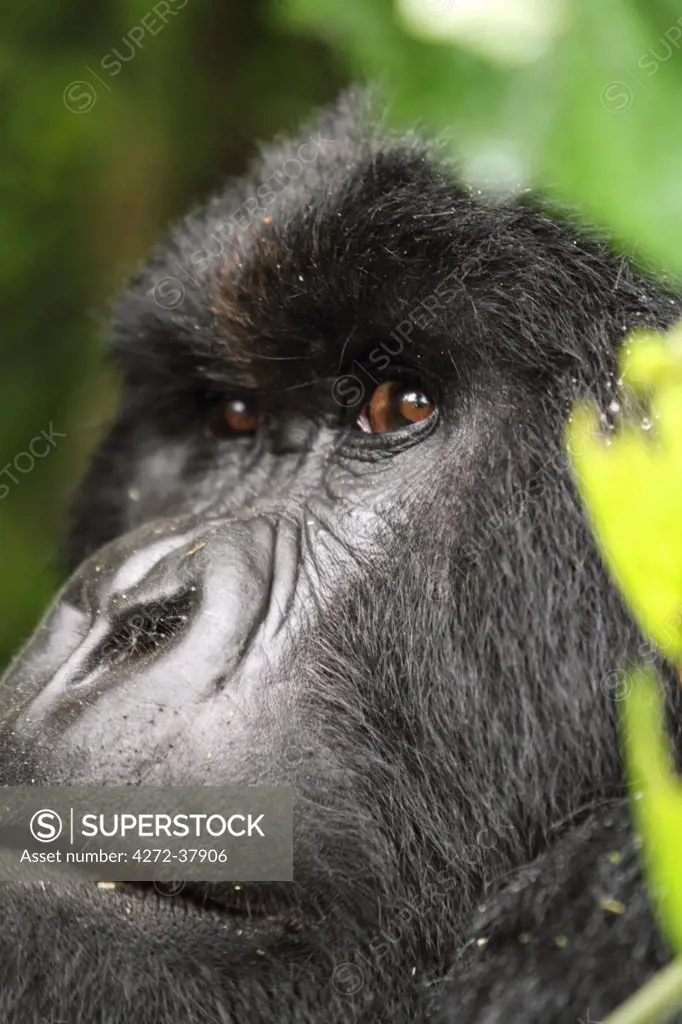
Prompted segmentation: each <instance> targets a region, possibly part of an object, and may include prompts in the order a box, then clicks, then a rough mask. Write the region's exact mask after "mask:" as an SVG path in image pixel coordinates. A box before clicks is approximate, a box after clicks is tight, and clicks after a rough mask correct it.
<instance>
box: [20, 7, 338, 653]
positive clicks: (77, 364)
mask: <svg viewBox="0 0 682 1024" xmlns="http://www.w3.org/2000/svg"><path fill="white" fill-rule="evenodd" d="M164 15H165V17H164ZM0 31H1V36H0V140H1V148H0V237H2V238H3V239H4V243H3V245H2V247H1V248H0V297H1V299H0V301H1V302H2V330H1V331H0V367H1V368H2V374H1V377H0V379H1V381H2V384H1V388H2V401H1V402H0V469H2V467H5V466H6V465H7V464H8V463H9V464H10V472H11V473H12V474H13V475H14V477H15V479H16V481H17V482H16V483H13V482H12V480H11V479H9V478H8V475H7V474H5V475H3V476H2V478H1V480H2V482H3V483H4V484H5V485H6V486H8V487H9V489H8V491H7V493H5V489H4V488H2V489H0V495H2V499H1V500H0V570H1V573H2V586H1V587H0V667H1V666H2V665H3V664H4V663H5V662H6V661H7V659H8V658H9V656H10V654H11V652H12V651H13V649H15V648H16V645H17V643H18V642H19V641H20V640H21V639H23V638H24V637H25V635H26V633H27V631H28V630H29V629H30V628H31V626H32V625H33V623H34V622H35V621H36V619H37V616H38V614H39V612H40V611H41V610H42V608H43V607H44V605H45V604H46V602H47V600H48V599H49V597H50V595H51V594H52V593H53V591H54V589H55V587H56V586H57V585H58V583H59V580H60V569H59V563H58V559H57V557H56V555H57V552H58V543H59V538H60V534H61V533H62V532H63V529H64V527H65V523H66V508H67V505H68V501H69V498H70V496H71V495H72V493H73V490H74V487H75V485H76V481H77V479H78V477H79V475H80V474H81V472H82V470H83V467H84V464H85V461H86V459H87V455H88V452H89V451H90V450H91V448H92V445H93V444H94V443H95V441H96V440H97V438H98V436H99V435H100V433H101V431H102V430H103V429H104V428H105V426H106V423H107V419H108V417H109V416H110V414H111V410H112V408H113V402H114V397H115V382H114V381H113V380H112V378H111V376H110V374H109V372H108V370H107V368H106V366H105V364H104V362H103V359H102V356H101V350H100V345H99V340H100V337H101V334H102V325H103V321H104V320H105V318H106V315H107V299H108V296H109V295H110V294H111V293H112V291H114V290H115V289H116V288H117V287H118V286H119V283H120V282H121V280H122V279H123V278H124V277H125V276H127V275H128V274H129V273H130V271H131V270H133V269H134V267H135V265H136V263H137V261H139V260H140V259H141V258H143V257H144V255H145V252H146V250H147V249H148V247H149V246H150V244H151V243H152V242H153V241H155V240H156V238H157V237H158V236H159V234H160V233H161V232H162V231H163V230H164V228H165V226H166V224H167V222H168V220H169V219H170V218H172V217H175V216H178V215H180V214H181V213H182V212H184V210H185V208H186V207H187V206H188V205H189V204H191V203H192V202H194V201H196V200H198V199H199V198H201V196H202V195H203V194H204V193H205V192H206V191H207V190H208V189H210V188H211V187H212V186H214V185H215V184H217V183H218V182H219V181H220V180H221V179H222V178H223V176H224V175H225V174H227V173H233V172H239V171H240V170H241V169H242V168H243V166H244V164H245V162H246V160H247V158H248V155H249V153H250V152H251V151H252V149H253V146H254V141H255V140H258V139H268V138H269V137H270V136H272V135H273V134H274V133H276V132H277V131H280V130H283V129H284V130H286V129H290V128H291V127H292V126H294V125H295V123H296V122H297V120H298V119H300V118H301V117H302V116H304V115H305V114H307V113H308V112H309V110H310V108H311V107H312V106H314V105H316V104H320V103H323V102H326V101H327V100H328V99H329V98H331V97H332V96H333V95H335V94H336V93H337V92H338V90H339V88H340V86H341V84H342V82H343V72H342V71H341V68H340V62H339V61H338V60H336V59H335V57H334V55H333V54H331V53H330V52H329V51H328V50H327V48H326V47H325V46H324V45H322V44H320V43H318V42H316V41H315V40H313V39H312V38H310V37H308V38H301V37H296V35H295V34H293V35H292V33H290V32H287V31H285V30H284V29H283V28H282V27H278V26H276V25H274V24H273V23H272V19H271V18H270V17H269V16H268V11H267V9H266V7H265V5H264V4H263V3H261V2H256V0H249V3H248V4H247V3H243V2H240V0H168V3H161V4H159V3H156V8H155V0H100V2H99V3H97V4H92V3H89V2H87V0H61V2H60V3H59V4H52V3H49V2H48V0H35V2H33V3H31V4H26V5H21V4H10V5H6V6H5V7H3V11H2V19H1V30H0ZM114 51H118V55H120V58H121V59H119V56H118V55H117V54H116V53H115V52H114ZM117 66H118V70H117ZM50 424H52V426H53V428H54V430H55V431H57V432H59V433H60V434H66V437H64V438H61V437H60V438H56V444H55V445H54V446H53V447H52V448H51V449H50V452H49V454H48V455H46V456H45V457H42V458H36V459H35V465H34V466H33V468H32V469H29V471H28V472H23V473H21V472H18V471H17V469H16V468H13V467H12V463H13V460H14V459H15V457H16V456H17V455H18V454H20V453H23V452H28V453H29V455H28V456H27V457H20V459H19V463H18V465H19V468H20V469H24V470H26V469H28V468H29V467H30V465H31V456H30V450H29V444H30V442H31V440H32V439H33V438H34V437H37V436H38V435H40V432H41V431H42V430H46V431H48V432H49V430H50ZM34 450H35V451H36V452H40V451H44V450H45V444H44V442H41V443H38V442H36V443H35V444H34Z"/></svg>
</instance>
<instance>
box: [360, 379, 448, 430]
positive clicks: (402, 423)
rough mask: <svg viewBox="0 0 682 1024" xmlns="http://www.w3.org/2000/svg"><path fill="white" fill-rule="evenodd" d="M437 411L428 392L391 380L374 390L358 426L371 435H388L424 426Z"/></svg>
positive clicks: (361, 414)
mask: <svg viewBox="0 0 682 1024" xmlns="http://www.w3.org/2000/svg"><path fill="white" fill-rule="evenodd" d="M435 411H436V402H435V401H434V399H433V398H432V397H431V395H429V394H428V393H427V392H426V391H424V390H422V388H420V387H415V386H414V385H412V384H406V383H405V382H404V381H400V380H387V381H384V383H383V384H380V385H379V387H378V388H377V389H376V391H374V393H373V394H372V397H371V398H370V400H369V402H367V404H366V405H365V407H364V409H363V410H362V412H361V413H360V415H359V417H358V426H359V427H360V429H361V430H364V431H366V432H367V433H369V434H385V433H387V432H388V431H390V430H400V428H401V427H409V426H410V424H412V423H421V422H422V421H423V420H427V419H428V418H429V416H432V415H433V414H434V412H435Z"/></svg>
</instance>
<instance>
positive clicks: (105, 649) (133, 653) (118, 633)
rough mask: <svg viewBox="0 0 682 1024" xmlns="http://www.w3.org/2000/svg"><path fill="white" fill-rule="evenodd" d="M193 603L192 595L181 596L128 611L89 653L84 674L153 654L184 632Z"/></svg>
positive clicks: (194, 601)
mask: <svg viewBox="0 0 682 1024" xmlns="http://www.w3.org/2000/svg"><path fill="white" fill-rule="evenodd" d="M196 600H197V595H196V593H185V594H181V595H178V596H177V597H175V598H172V599H165V600H163V601H157V602H151V603H149V604H146V605H142V606H140V607H138V608H135V609H130V610H128V611H127V612H126V614H125V615H122V616H121V617H120V618H118V619H115V620H114V622H113V623H112V626H111V631H110V632H109V634H108V635H107V636H106V637H104V639H103V640H102V641H101V642H100V643H99V644H98V645H97V646H96V647H95V648H94V649H93V650H92V651H91V652H90V655H89V657H88V659H87V661H88V664H87V665H86V666H85V673H86V674H89V673H90V672H93V671H95V669H98V670H102V669H107V668H111V667H112V666H114V665H118V664H119V663H120V662H123V661H129V660H130V659H136V658H142V657H144V656H145V655H148V654H154V653H155V652H156V651H158V650H159V649H160V648H161V647H163V646H164V645H165V644H167V643H169V642H170V641H171V640H173V639H174V638H175V637H176V636H178V635H179V634H180V633H181V632H182V631H183V630H184V628H185V626H186V625H187V623H188V622H189V620H190V618H191V615H192V611H193V608H194V605H195V603H196Z"/></svg>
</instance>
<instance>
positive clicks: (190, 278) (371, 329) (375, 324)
mask: <svg viewBox="0 0 682 1024" xmlns="http://www.w3.org/2000/svg"><path fill="white" fill-rule="evenodd" d="M297 154H298V155H297ZM303 155H305V156H306V158H308V163H306V164H304V163H303V162H302V160H301V159H300V157H301V156H303ZM311 156H312V158H311ZM297 167H298V168H300V173H296V174H295V175H294V177H293V178H291V177H289V176H288V173H291V171H292V170H293V171H295V170H296V168H297ZM287 172H288V173H287ZM445 279H446V280H447V281H448V282H449V287H448V288H447V290H445V291H444V290H443V289H442V288H441V285H442V282H443V281H444V280H445ZM169 287H170V288H171V289H175V290H174V291H173V295H172V301H171V302H167V301H166V300H165V298H164V296H165V291H164V289H167V288H169ZM614 288H617V295H615V296H614ZM434 294H437V295H438V296H439V301H438V303H437V304H434V303H433V302H432V301H431V303H430V305H428V310H429V315H428V316H427V317H424V316H423V315H422V316H421V317H420V316H419V314H420V312H421V313H423V304H424V302H425V300H427V303H428V301H429V299H430V296H432V295H434ZM659 294H660V293H659ZM177 296H180V297H181V298H180V301H178V302H176V301H175V298H176V297H177ZM657 301H658V300H657V299H654V297H653V295H652V293H651V292H649V291H648V289H646V288H643V287H642V279H641V277H640V278H637V277H636V276H635V275H633V272H632V270H631V268H630V266H629V264H628V262H627V260H625V259H621V260H618V261H616V260H614V259H612V258H611V257H610V255H609V253H608V249H607V247H606V246H605V245H604V244H603V243H602V242H600V241H599V240H598V239H596V238H594V237H588V236H587V235H586V234H583V235H580V234H579V233H577V232H576V230H575V227H574V225H572V224H571V223H570V218H569V217H566V218H565V222H564V223H562V222H561V221H560V220H559V221H557V217H556V214H555V215H554V216H552V217H550V216H549V213H548V210H547V209H546V208H545V207H544V206H543V204H542V203H541V202H539V201H538V200H537V199H531V198H529V197H528V196H525V195H523V196H521V197H520V198H519V199H517V200H514V201H511V202H508V203H504V204H502V203H499V202H494V201H492V200H491V199H489V198H486V197H485V196H483V195H481V194H479V193H477V192H475V191H474V190H472V189H469V188H466V187H464V186H462V185H460V184H457V183H456V182H455V181H454V180H453V176H452V171H451V168H449V167H447V166H446V165H445V163H444V162H443V159H442V154H441V153H440V152H439V150H438V149H437V148H436V147H434V146H433V145H427V144H425V143H423V142H418V141H408V142H406V141H405V139H404V138H403V139H400V140H396V139H392V138H391V137H390V136H386V135H384V136H383V137H379V136H378V135H377V134H376V132H375V133H374V134H373V135H369V136H368V135H367V133H366V131H365V130H364V128H363V124H362V118H361V116H360V115H359V113H358V111H357V110H355V111H354V110H353V109H352V104H351V105H350V106H349V104H341V105H340V107H339V108H338V109H337V110H336V111H335V112H333V113H332V114H331V115H329V116H328V117H327V118H326V119H325V120H323V121H322V122H321V123H320V125H318V126H314V127H313V128H311V129H310V130H309V131H307V132H303V133H302V134H301V136H300V137H299V138H298V139H295V140H293V142H289V143H287V144H284V145H283V146H280V147H277V149H275V150H273V151H271V152H266V153H265V155H264V157H263V158H262V160H261V162H260V163H259V164H258V165H257V167H256V169H255V170H254V171H253V172H252V173H251V175H250V176H249V177H247V178H246V179H245V180H243V181H241V182H240V183H238V184H237V185H234V186H232V187H229V188H227V189H226V190H224V191H223V192H221V193H219V194H217V195H215V196H214V197H213V198H212V199H211V200H210V201H209V202H208V203H207V204H206V205H205V206H204V207H203V208H202V209H200V210H198V211H197V212H195V213H194V214H192V215H190V216H188V217H187V218H185V219H184V220H183V221H182V222H181V223H180V225H178V227H176V228H175V230H174V231H173V233H172V235H171V237H170V240H169V243H168V244H167V245H166V246H164V248H163V249H160V250H159V251H158V252H157V254H156V257H155V258H154V259H152V261H151V262H150V263H149V264H148V265H147V267H146V268H145V269H144V270H143V271H142V272H141V274H140V275H138V277H137V278H136V280H135V281H134V282H133V284H132V286H131V288H130V289H129V290H128V291H127V292H126V293H125V294H124V296H123V301H122V302H121V303H120V305H119V308H118V315H117V321H116V327H115V332H114V345H115V349H116V351H117V353H118V355H119V357H120V359H121V362H122V365H123V367H124V368H125V369H126V370H128V372H129V374H130V376H131V377H134V376H136V374H137V373H138V372H141V373H148V372H149V370H150V369H151V371H152V372H153V373H155V374H157V376H158V377H159V378H160V379H163V380H164V381H165V382H166V383H168V382H169V381H170V380H171V379H172V378H175V379H176V382H177V383H178V385H179V386H180V385H185V386H189V384H190V383H191V382H193V381H195V380H196V381H204V382H206V383H209V384H212V385H217V386H233V387H239V388H242V389H244V388H246V389H250V388H252V389H254V390H259V391H283V390H286V389H287V388H294V387H300V386H304V385H305V384H306V383H307V382H310V381H319V380H320V378H324V377H331V376H333V375H334V374H335V373H338V371H339V361H340V358H341V357H344V358H345V357H348V359H349V360H352V359H353V358H354V357H357V356H359V355H361V354H362V352H363V350H365V349H366V347H367V345H368V344H369V343H371V342H376V341H377V340H380V339H385V338H386V337H387V336H389V335H391V334H392V332H395V331H396V328H398V327H399V325H400V324H401V323H403V324H404V323H405V322H409V321H410V320H412V321H413V323H412V330H411V331H410V332H407V333H406V332H405V331H403V332H402V333H401V344H402V345H404V346H405V348H406V349H408V350H410V349H411V350H412V353H411V354H412V356H413V358H414V359H415V361H417V362H419V364H420V365H424V366H427V367H429V368H431V369H432V370H433V372H436V373H439V374H445V375H447V374H448V373H452V370H453V362H454V363H455V365H459V363H460V361H465V362H466V360H467V358H470V357H474V358H475V359H477V360H485V361H487V362H488V363H496V364H499V363H505V364H507V365H508V366H513V368H514V370H515V371H516V372H523V371H525V370H530V371H532V372H536V371H538V370H544V371H546V370H547V368H548V366H549V365H553V366H554V365H557V364H558V365H561V366H565V365H567V364H573V365H576V364H577V365H578V366H581V365H582V370H584V371H587V370H588V364H589V368H590V369H591V370H594V368H595V366H598V367H599V368H601V367H602V365H603V360H604V348H605V337H604V330H603V328H602V325H603V324H604V323H605V322H606V321H607V320H609V319H610V318H611V317H612V316H613V315H616V311H617V315H618V316H620V317H621V318H622V317H628V315H631V316H632V317H633V318H637V317H644V316H646V315H647V313H653V311H654V310H655V309H656V302H657ZM634 322H636V320H635V321H634ZM408 333H409V335H410V336H409V337H408V336H407V334H408ZM612 343H613V341H611V342H610V343H608V344H607V345H606V347H607V348H610V347H611V344H612Z"/></svg>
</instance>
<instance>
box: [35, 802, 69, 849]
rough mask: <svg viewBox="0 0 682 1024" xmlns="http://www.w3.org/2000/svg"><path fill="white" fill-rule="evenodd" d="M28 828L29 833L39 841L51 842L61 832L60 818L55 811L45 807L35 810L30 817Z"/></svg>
mask: <svg viewBox="0 0 682 1024" xmlns="http://www.w3.org/2000/svg"><path fill="white" fill-rule="evenodd" d="M29 828H30V830H31V835H32V836H33V838H34V839H37V840H38V842H39V843H53V842H54V841H55V839H59V837H60V835H61V834H62V828H63V825H62V819H61V818H60V817H59V815H58V814H57V812H56V811H51V810H49V808H47V807H45V808H43V810H41V811H36V813H35V814H34V815H33V817H32V818H31V822H30V824H29Z"/></svg>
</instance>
